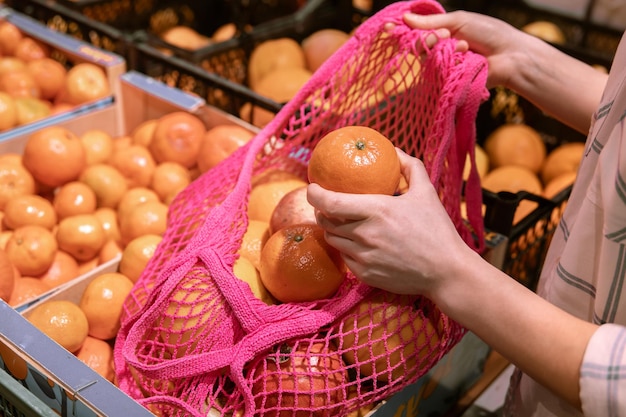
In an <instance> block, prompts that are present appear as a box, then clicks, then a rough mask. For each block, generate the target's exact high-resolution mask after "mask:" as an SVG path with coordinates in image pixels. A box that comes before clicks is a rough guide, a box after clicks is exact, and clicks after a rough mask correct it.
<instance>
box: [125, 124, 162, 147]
mask: <svg viewBox="0 0 626 417" xmlns="http://www.w3.org/2000/svg"><path fill="white" fill-rule="evenodd" d="M156 124H157V119H149V120H146V121H144V122H142V123H140V124H139V126H137V127H136V128H134V129H133V131H132V132H131V133H130V137H131V139H132V143H134V144H135V145H141V146H145V147H146V148H147V147H148V146H150V142H151V141H152V135H153V133H154V128H155V127H156Z"/></svg>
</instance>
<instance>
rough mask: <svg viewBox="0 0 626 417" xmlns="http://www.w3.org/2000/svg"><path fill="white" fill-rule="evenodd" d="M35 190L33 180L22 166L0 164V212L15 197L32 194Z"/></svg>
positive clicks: (6, 162)
mask: <svg viewBox="0 0 626 417" xmlns="http://www.w3.org/2000/svg"><path fill="white" fill-rule="evenodd" d="M36 190H37V188H36V183H35V179H34V178H33V176H32V175H31V173H30V172H29V171H28V170H27V169H26V168H25V167H24V166H23V165H22V164H16V163H13V162H10V161H6V160H5V161H1V162H0V210H4V208H5V206H6V204H7V202H8V201H9V200H11V199H13V198H15V197H16V196H20V195H27V194H34V193H35V192H36Z"/></svg>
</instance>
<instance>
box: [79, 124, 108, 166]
mask: <svg viewBox="0 0 626 417" xmlns="http://www.w3.org/2000/svg"><path fill="white" fill-rule="evenodd" d="M80 141H81V142H82V144H83V148H84V149H85V152H86V159H87V165H93V164H100V163H105V162H108V161H109V159H110V158H111V155H113V148H114V146H113V138H112V137H111V135H109V134H108V133H107V132H105V131H104V130H100V129H90V130H87V131H86V132H85V133H83V134H82V135H80Z"/></svg>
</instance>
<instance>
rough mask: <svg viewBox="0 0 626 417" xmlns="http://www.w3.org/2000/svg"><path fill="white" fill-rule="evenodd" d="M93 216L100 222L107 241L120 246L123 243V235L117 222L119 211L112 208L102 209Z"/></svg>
mask: <svg viewBox="0 0 626 417" xmlns="http://www.w3.org/2000/svg"><path fill="white" fill-rule="evenodd" d="M93 214H94V216H96V217H97V218H98V220H100V224H101V225H102V229H103V230H104V235H105V237H106V239H107V240H113V241H115V242H117V243H118V244H119V243H120V242H121V241H122V234H121V233H120V226H119V223H118V221H117V211H116V210H114V209H112V208H110V207H100V208H99V209H96V211H95V212H94V213H93Z"/></svg>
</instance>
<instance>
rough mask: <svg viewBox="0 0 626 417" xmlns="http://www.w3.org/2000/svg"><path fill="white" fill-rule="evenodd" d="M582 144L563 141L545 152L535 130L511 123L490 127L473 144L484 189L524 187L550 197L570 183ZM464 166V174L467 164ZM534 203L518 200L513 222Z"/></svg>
mask: <svg viewBox="0 0 626 417" xmlns="http://www.w3.org/2000/svg"><path fill="white" fill-rule="evenodd" d="M584 148H585V145H584V143H583V142H566V143H563V144H561V145H559V146H557V147H556V148H554V149H553V150H552V151H551V152H548V150H547V147H546V144H545V142H544V140H543V139H542V137H541V135H540V133H539V132H538V131H537V130H535V129H534V128H532V127H531V126H529V125H526V124H523V123H519V124H513V123H511V124H504V125H501V126H500V127H498V128H497V129H496V130H494V131H493V132H492V133H491V134H490V135H489V136H488V137H487V138H486V139H485V141H484V143H483V145H482V146H479V145H476V153H475V154H476V158H475V159H476V165H477V169H478V174H479V176H480V178H481V185H482V187H483V188H484V189H486V190H489V191H491V192H494V193H498V192H501V191H507V192H511V193H517V192H520V191H526V192H529V193H532V194H535V195H537V196H541V197H544V198H546V199H552V198H554V197H555V196H556V195H557V194H558V193H559V192H561V191H563V190H564V189H566V188H567V187H568V186H570V185H572V184H573V183H574V180H575V179H576V173H577V170H578V165H579V164H580V161H581V159H582V156H583V152H584ZM465 168H466V171H465V175H467V173H468V168H469V165H468V164H466V166H465ZM466 178H467V177H466ZM536 207H537V203H535V202H532V201H529V200H522V201H520V204H519V205H518V207H517V209H516V211H515V216H514V219H513V222H514V223H517V222H519V221H520V220H521V219H523V218H524V217H526V216H528V214H529V213H530V212H532V211H533V210H534V209H535V208H536Z"/></svg>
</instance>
